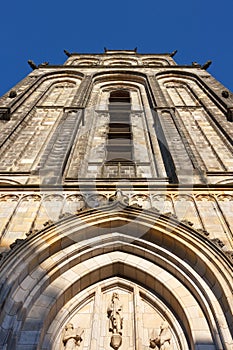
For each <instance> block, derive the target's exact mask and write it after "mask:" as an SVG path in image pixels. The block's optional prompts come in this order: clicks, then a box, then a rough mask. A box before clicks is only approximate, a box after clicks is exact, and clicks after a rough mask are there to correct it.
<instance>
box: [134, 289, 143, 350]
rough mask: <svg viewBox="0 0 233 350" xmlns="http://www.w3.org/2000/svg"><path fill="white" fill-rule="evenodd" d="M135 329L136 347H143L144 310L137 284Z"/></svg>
mask: <svg viewBox="0 0 233 350" xmlns="http://www.w3.org/2000/svg"><path fill="white" fill-rule="evenodd" d="M134 323H135V325H134V329H135V349H136V350H141V349H142V343H143V342H142V329H143V320H142V311H141V300H140V294H139V288H138V287H137V286H136V287H135V288H134Z"/></svg>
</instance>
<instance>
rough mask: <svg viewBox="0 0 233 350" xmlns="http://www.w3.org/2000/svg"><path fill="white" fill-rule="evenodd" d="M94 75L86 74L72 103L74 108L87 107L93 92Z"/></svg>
mask: <svg viewBox="0 0 233 350" xmlns="http://www.w3.org/2000/svg"><path fill="white" fill-rule="evenodd" d="M92 78H93V77H92V75H86V76H85V77H84V78H83V80H82V82H81V84H80V85H79V88H78V91H77V93H76V94H75V96H74V98H73V101H72V103H71V107H72V108H85V107H86V106H87V102H88V99H89V96H90V93H91V85H92Z"/></svg>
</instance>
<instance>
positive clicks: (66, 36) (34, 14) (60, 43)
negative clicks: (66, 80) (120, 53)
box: [0, 0, 233, 95]
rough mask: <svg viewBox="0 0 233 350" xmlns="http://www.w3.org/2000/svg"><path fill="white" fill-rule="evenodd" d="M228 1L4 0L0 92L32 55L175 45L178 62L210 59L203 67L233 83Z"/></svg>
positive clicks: (58, 59)
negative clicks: (209, 62) (64, 51)
mask: <svg viewBox="0 0 233 350" xmlns="http://www.w3.org/2000/svg"><path fill="white" fill-rule="evenodd" d="M232 13H233V0H222V1H219V0H218V1H217V0H212V1H211V0H205V1H204V0H195V1H194V0H186V1H185V0H176V1H172V0H166V1H163V2H162V0H161V1H156V0H141V1H139V0H134V1H133V0H124V1H123V0H118V1H116V2H112V1H111V0H108V1H107V0H99V1H86V2H84V1H78V0H68V1H66V2H65V1H60V0H57V1H54V0H46V1H45V0H40V1H38V2H36V1H34V2H33V1H29V0H21V1H19V0H10V1H6V0H3V2H2V3H1V21H0V30H1V31H0V32H1V35H0V48H1V55H0V95H2V94H3V93H5V92H6V91H8V90H9V89H10V88H11V87H12V86H14V85H15V84H16V83H17V82H18V81H19V80H21V79H22V78H23V77H25V76H26V75H27V74H28V73H29V72H30V71H31V68H30V67H29V66H28V64H27V60H28V59H32V60H33V61H35V63H37V64H39V63H42V62H44V61H49V63H50V64H62V63H63V62H64V61H65V59H66V56H65V55H64V53H63V49H66V50H68V51H70V52H97V53H98V52H103V48H104V47H107V48H109V49H133V48H134V47H138V52H139V53H146V52H150V53H151V52H154V53H163V52H172V51H173V50H175V49H177V50H178V53H177V55H176V56H175V59H176V61H177V63H179V64H191V62H192V61H197V62H198V63H201V64H203V63H205V62H206V61H207V60H212V61H213V63H212V65H211V67H210V68H209V69H208V71H209V72H210V73H211V74H212V75H213V76H214V77H215V78H217V79H218V80H219V81H221V82H222V83H223V84H224V85H225V86H226V87H227V88H229V89H230V90H233V43H232V41H233V40H232V32H233V29H232V28H233V26H232Z"/></svg>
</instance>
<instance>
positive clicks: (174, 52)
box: [170, 50, 178, 57]
mask: <svg viewBox="0 0 233 350" xmlns="http://www.w3.org/2000/svg"><path fill="white" fill-rule="evenodd" d="M177 52H178V50H174V51H173V52H172V53H170V57H174V56H175V54H176V53H177Z"/></svg>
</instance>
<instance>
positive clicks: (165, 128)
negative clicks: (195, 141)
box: [155, 108, 202, 183]
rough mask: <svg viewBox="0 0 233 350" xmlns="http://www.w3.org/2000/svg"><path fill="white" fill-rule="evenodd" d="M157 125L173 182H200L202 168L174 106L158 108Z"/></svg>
mask: <svg viewBox="0 0 233 350" xmlns="http://www.w3.org/2000/svg"><path fill="white" fill-rule="evenodd" d="M156 112H157V113H155V125H156V132H157V137H158V140H159V143H160V147H161V152H162V154H163V158H164V163H165V166H166V169H167V172H168V175H169V177H170V178H171V180H172V182H177V181H178V182H179V183H190V181H191V183H192V182H193V181H195V182H200V175H201V174H202V170H201V169H200V164H199V163H198V160H197V159H196V156H195V154H194V153H193V151H192V149H191V147H190V143H189V141H188V135H186V134H184V129H183V127H182V125H180V123H179V121H178V119H177V118H176V117H175V115H174V110H173V109H172V108H157V110H156ZM196 175H198V176H196Z"/></svg>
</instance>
